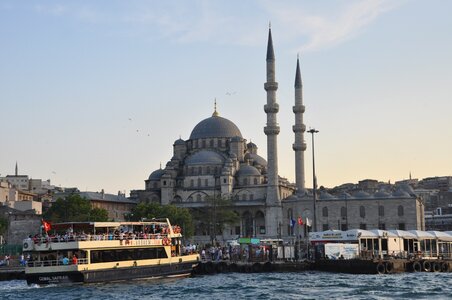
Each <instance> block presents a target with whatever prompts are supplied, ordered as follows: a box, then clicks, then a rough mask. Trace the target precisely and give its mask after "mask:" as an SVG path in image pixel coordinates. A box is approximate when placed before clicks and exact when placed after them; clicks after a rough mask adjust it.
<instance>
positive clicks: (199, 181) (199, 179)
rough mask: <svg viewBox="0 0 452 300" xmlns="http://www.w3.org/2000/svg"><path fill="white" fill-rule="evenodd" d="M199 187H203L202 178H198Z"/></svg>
mask: <svg viewBox="0 0 452 300" xmlns="http://www.w3.org/2000/svg"><path fill="white" fill-rule="evenodd" d="M198 187H201V178H198Z"/></svg>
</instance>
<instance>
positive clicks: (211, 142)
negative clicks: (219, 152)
mask: <svg viewBox="0 0 452 300" xmlns="http://www.w3.org/2000/svg"><path fill="white" fill-rule="evenodd" d="M209 146H210V148H213V140H210V141H209Z"/></svg>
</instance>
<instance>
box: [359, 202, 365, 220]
mask: <svg viewBox="0 0 452 300" xmlns="http://www.w3.org/2000/svg"><path fill="white" fill-rule="evenodd" d="M359 216H360V217H361V218H365V217H366V208H365V207H364V206H362V205H361V206H360V207H359Z"/></svg>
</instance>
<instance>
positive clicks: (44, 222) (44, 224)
mask: <svg viewBox="0 0 452 300" xmlns="http://www.w3.org/2000/svg"><path fill="white" fill-rule="evenodd" d="M41 222H42V227H44V231H45V232H48V231H49V230H50V228H51V227H52V226H51V225H50V223H49V222H47V221H44V220H41Z"/></svg>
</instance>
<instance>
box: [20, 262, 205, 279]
mask: <svg viewBox="0 0 452 300" xmlns="http://www.w3.org/2000/svg"><path fill="white" fill-rule="evenodd" d="M194 265H196V263H194V262H183V263H176V264H161V265H153V266H139V267H125V268H111V269H97V270H83V271H72V272H43V273H33V274H25V279H26V280H27V283H28V284H38V285H47V284H64V283H96V282H109V281H123V280H132V279H142V278H160V277H179V276H180V277H182V276H189V275H190V274H191V272H192V270H193V266H194Z"/></svg>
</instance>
